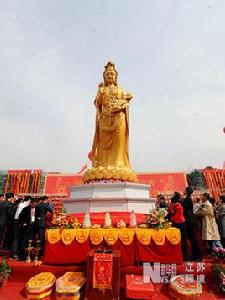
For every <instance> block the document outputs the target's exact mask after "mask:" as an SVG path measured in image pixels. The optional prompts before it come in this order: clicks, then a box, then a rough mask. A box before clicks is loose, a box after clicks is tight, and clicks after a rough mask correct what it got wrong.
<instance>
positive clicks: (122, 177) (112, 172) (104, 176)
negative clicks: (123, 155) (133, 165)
mask: <svg viewBox="0 0 225 300" xmlns="http://www.w3.org/2000/svg"><path fill="white" fill-rule="evenodd" d="M83 178H84V182H89V181H92V180H115V181H129V182H138V178H137V175H136V173H135V172H134V171H133V170H131V169H130V168H127V167H125V166H124V167H111V166H106V167H101V166H100V167H96V168H92V169H89V170H87V171H86V172H85V173H84V175H83Z"/></svg>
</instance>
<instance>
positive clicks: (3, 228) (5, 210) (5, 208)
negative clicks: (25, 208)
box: [0, 193, 14, 249]
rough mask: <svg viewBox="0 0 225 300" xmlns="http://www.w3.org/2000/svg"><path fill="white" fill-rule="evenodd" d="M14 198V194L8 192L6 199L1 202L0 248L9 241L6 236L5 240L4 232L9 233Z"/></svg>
mask: <svg viewBox="0 0 225 300" xmlns="http://www.w3.org/2000/svg"><path fill="white" fill-rule="evenodd" d="M12 199H14V194H13V193H6V195H5V200H3V201H1V202H0V249H1V248H2V247H3V246H6V244H5V243H6V242H7V238H6V237H5V238H4V241H5V242H3V237H4V234H5V235H8V234H7V232H9V227H8V228H7V226H10V216H11V213H10V212H11V209H12V207H13V203H12ZM3 244H5V245H3Z"/></svg>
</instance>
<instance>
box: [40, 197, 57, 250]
mask: <svg viewBox="0 0 225 300" xmlns="http://www.w3.org/2000/svg"><path fill="white" fill-rule="evenodd" d="M39 201H40V202H39V203H38V205H37V206H36V226H37V232H38V238H39V240H40V246H41V251H40V254H41V255H43V254H44V240H45V227H46V214H47V212H50V213H53V208H52V206H51V205H50V204H49V201H48V197H47V196H42V197H41V198H40V199H39Z"/></svg>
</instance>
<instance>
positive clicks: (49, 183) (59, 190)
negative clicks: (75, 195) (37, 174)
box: [45, 174, 83, 196]
mask: <svg viewBox="0 0 225 300" xmlns="http://www.w3.org/2000/svg"><path fill="white" fill-rule="evenodd" d="M82 178H83V177H82V175H79V174H48V175H47V177H46V181H45V194H53V195H64V196H69V193H70V187H71V186H74V185H78V184H82V182H83V180H82Z"/></svg>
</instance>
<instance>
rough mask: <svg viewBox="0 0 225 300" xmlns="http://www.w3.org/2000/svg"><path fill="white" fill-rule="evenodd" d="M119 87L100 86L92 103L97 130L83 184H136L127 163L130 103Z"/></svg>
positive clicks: (135, 177)
mask: <svg viewBox="0 0 225 300" xmlns="http://www.w3.org/2000/svg"><path fill="white" fill-rule="evenodd" d="M126 95H127V94H126V92H124V90H123V89H122V88H121V87H119V86H118V85H112V86H105V85H100V86H99V90H98V93H97V96H96V99H95V102H94V103H95V106H96V128H95V135H94V140H93V145H92V169H91V170H88V171H87V172H86V173H85V174H84V180H85V181H90V180H96V179H97V180H102V179H116V180H122V181H133V182H136V181H137V176H136V174H135V173H134V171H132V170H131V166H130V161H129V149H128V140H129V112H128V109H129V101H130V98H129V99H128V98H126Z"/></svg>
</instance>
